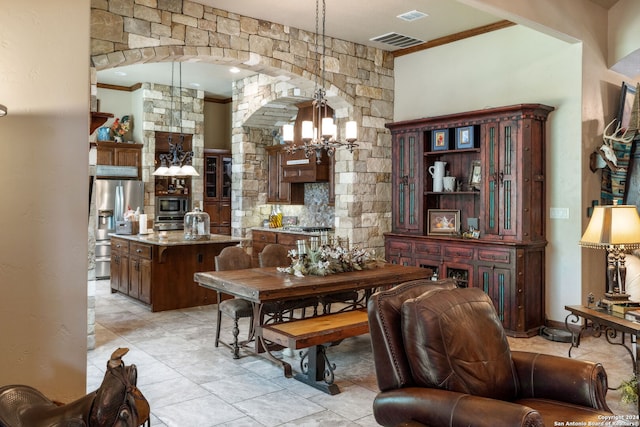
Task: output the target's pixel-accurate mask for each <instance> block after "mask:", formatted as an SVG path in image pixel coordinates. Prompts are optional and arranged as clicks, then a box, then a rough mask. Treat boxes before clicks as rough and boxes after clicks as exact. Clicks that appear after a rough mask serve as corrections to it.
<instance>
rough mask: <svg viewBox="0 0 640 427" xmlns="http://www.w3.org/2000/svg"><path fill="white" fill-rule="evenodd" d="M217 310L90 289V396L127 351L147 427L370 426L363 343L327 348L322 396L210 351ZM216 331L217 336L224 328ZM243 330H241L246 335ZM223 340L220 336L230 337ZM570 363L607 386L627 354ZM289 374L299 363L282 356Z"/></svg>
mask: <svg viewBox="0 0 640 427" xmlns="http://www.w3.org/2000/svg"><path fill="white" fill-rule="evenodd" d="M215 319H216V309H215V306H207V307H197V308H191V309H184V310H175V311H168V312H159V313H151V312H150V311H149V310H148V309H147V308H146V307H144V306H142V305H140V304H137V303H135V302H133V301H131V300H130V299H128V298H127V297H125V296H122V295H120V294H112V293H111V292H110V289H109V282H108V281H106V280H99V281H96V347H95V349H94V350H91V351H89V354H88V366H87V389H88V391H91V390H94V389H95V388H96V387H98V386H99V385H100V383H101V381H102V376H103V375H104V370H105V366H106V362H107V360H108V359H109V356H110V355H111V353H112V352H113V350H115V349H116V348H118V347H128V348H129V349H130V351H129V353H128V354H127V355H126V356H125V357H124V361H125V363H126V364H132V363H133V364H136V365H137V367H138V387H139V388H140V390H141V391H142V393H143V394H144V395H145V396H146V398H147V400H148V401H149V404H150V406H151V412H152V415H151V425H152V426H156V427H157V426H167V427H169V426H171V427H173V426H181V427H194V426H197V427H206V426H227V427H239V426H326V425H331V426H333V427H341V426H345V427H347V426H376V425H377V423H376V422H375V419H374V418H373V415H372V402H373V399H374V397H375V395H376V393H377V385H376V379H375V371H374V367H373V360H372V355H371V349H370V340H369V336H368V335H365V336H361V337H357V338H350V339H347V340H345V341H344V342H342V343H341V344H340V345H339V346H337V347H333V348H331V349H330V350H329V353H330V357H332V361H333V362H334V363H336V365H337V370H336V383H337V385H338V386H339V387H340V389H341V390H342V393H340V394H338V395H336V396H330V395H327V394H325V393H323V392H321V391H319V390H316V389H314V388H313V387H310V386H307V385H305V384H303V383H300V382H298V381H296V380H294V379H287V378H285V377H284V376H283V375H282V371H281V369H280V368H278V367H277V366H276V365H275V364H273V363H271V362H269V361H267V360H265V359H263V358H261V357H256V356H252V355H248V356H245V357H242V358H241V359H239V360H234V359H232V357H231V355H230V353H229V350H228V349H227V348H226V347H223V346H221V347H219V348H215V347H214V342H213V341H214V336H215ZM226 320H227V323H224V324H223V334H224V333H225V332H224V330H225V329H226V330H227V331H229V328H225V325H228V324H229V323H228V322H229V320H228V319H226ZM246 330H247V329H246V324H245V325H243V326H242V327H241V333H245V331H246ZM229 336H230V332H227V335H226V336H225V335H223V337H225V338H227V339H229ZM510 343H511V345H512V348H514V349H518V350H528V351H537V352H543V353H550V354H557V355H562V356H566V355H567V350H568V348H569V344H564V343H556V342H552V341H548V340H546V339H544V338H541V337H533V338H529V339H510ZM572 355H573V356H574V357H577V358H580V359H587V360H595V361H601V362H602V363H603V364H604V366H605V368H606V369H607V373H608V375H609V385H610V386H611V387H615V386H617V385H618V384H619V383H620V381H621V380H623V379H627V378H628V377H629V376H630V373H631V362H630V358H629V356H628V354H627V352H626V351H625V350H624V349H622V348H620V347H615V346H610V345H608V344H606V342H605V340H604V338H599V339H596V338H586V339H584V340H583V342H582V345H581V346H580V348H578V349H574V351H573V353H572ZM288 360H290V361H291V362H292V366H293V368H294V370H297V369H298V368H299V366H298V364H299V359H292V358H288ZM619 396H620V394H619V392H618V391H610V392H609V393H608V394H607V401H608V402H609V405H610V406H611V408H612V410H613V411H614V412H615V413H617V414H628V413H633V412H634V407H632V406H628V405H624V404H621V403H620V398H619Z"/></svg>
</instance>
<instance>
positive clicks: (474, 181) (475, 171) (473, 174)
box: [469, 160, 482, 190]
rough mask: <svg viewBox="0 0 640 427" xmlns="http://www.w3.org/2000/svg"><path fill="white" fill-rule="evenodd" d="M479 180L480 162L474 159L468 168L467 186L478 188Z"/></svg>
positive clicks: (480, 173) (473, 188)
mask: <svg viewBox="0 0 640 427" xmlns="http://www.w3.org/2000/svg"><path fill="white" fill-rule="evenodd" d="M481 181H482V164H481V163H480V160H474V161H472V162H471V169H470V170H469V187H470V188H471V189H472V190H479V189H480V182H481Z"/></svg>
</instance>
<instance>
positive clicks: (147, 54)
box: [91, 0, 394, 253]
mask: <svg viewBox="0 0 640 427" xmlns="http://www.w3.org/2000/svg"><path fill="white" fill-rule="evenodd" d="M154 4H155V3H154ZM314 41H315V34H313V33H310V32H307V31H304V30H300V29H296V28H293V27H287V26H284V25H281V24H276V23H272V22H267V21H263V20H258V19H254V18H250V17H246V16H240V15H237V14H232V13H229V12H226V11H223V10H220V9H214V8H211V7H208V6H203V5H201V4H198V3H193V2H189V1H184V2H183V1H182V0H164V1H158V3H157V6H155V7H150V6H143V5H141V4H134V2H133V1H127V0H106V1H102V2H93V4H92V9H91V64H92V66H93V67H95V68H96V69H97V70H101V69H106V68H113V67H117V66H120V65H130V64H136V63H144V62H150V61H203V62H211V63H216V64H226V65H236V66H239V67H242V68H250V69H253V70H255V71H256V72H258V73H260V75H261V76H266V77H265V78H266V79H267V80H268V81H265V82H263V83H264V84H259V85H258V86H259V87H261V88H263V89H264V90H265V91H267V90H268V91H270V93H262V95H261V97H257V96H256V95H255V94H252V93H251V92H243V93H242V94H241V93H240V91H239V88H238V87H236V90H237V93H235V94H234V101H233V110H234V113H233V114H234V124H233V136H232V138H233V141H232V146H233V152H234V162H236V164H237V165H242V167H237V168H236V169H235V170H236V173H239V174H240V178H241V179H240V182H241V183H242V184H240V187H239V188H237V191H238V192H237V198H238V200H240V199H242V200H243V202H242V204H241V203H239V201H238V202H236V205H235V206H234V217H235V218H236V219H237V221H236V223H235V224H232V226H233V227H234V229H235V230H236V231H234V232H235V233H236V234H239V235H244V234H245V229H246V228H247V227H246V222H245V221H243V218H245V217H246V216H248V215H251V210H246V209H244V206H242V205H243V204H244V203H245V202H244V200H250V199H251V197H252V192H254V191H255V190H254V189H253V188H252V184H251V182H250V180H246V181H245V177H244V176H243V175H245V173H244V171H243V169H244V166H245V165H249V166H250V165H251V162H252V161H254V162H255V159H254V158H255V153H251V145H252V144H251V143H250V142H248V140H247V138H246V135H247V132H248V130H247V129H249V128H246V127H243V124H244V122H243V121H242V120H236V119H237V118H240V117H245V118H248V117H250V116H251V114H248V113H249V111H250V110H249V109H246V110H245V108H244V107H245V106H246V105H247V103H246V102H243V101H247V100H249V99H251V100H252V101H253V102H256V103H258V104H260V103H261V104H262V105H260V106H259V107H256V108H254V109H252V111H257V110H258V109H259V108H260V107H262V106H264V105H265V104H267V103H269V102H270V101H275V100H277V99H278V98H281V97H285V96H290V94H291V93H293V92H295V91H296V89H297V90H300V91H302V93H309V91H310V90H312V86H313V82H314V81H315V71H316V61H315V58H316V54H315V46H314ZM325 44H326V46H327V49H326V58H325V73H324V74H325V77H326V82H327V85H325V86H326V87H327V89H328V94H329V102H330V103H331V104H332V107H334V109H335V110H336V115H337V116H338V117H345V116H350V117H351V118H352V119H354V120H357V121H358V122H359V124H360V126H359V140H360V147H359V148H358V149H357V150H356V151H355V152H354V154H353V155H350V154H348V153H339V154H338V156H337V158H336V160H337V163H336V205H335V216H336V225H337V228H338V230H339V231H340V233H341V234H343V235H346V237H349V239H350V241H351V242H353V243H357V244H360V245H362V246H365V247H372V248H376V249H377V250H378V252H379V253H382V248H383V247H384V236H383V233H384V232H385V231H388V230H390V221H391V218H390V211H391V184H390V178H391V177H390V175H391V137H390V135H389V132H388V131H387V130H386V128H385V127H384V124H385V123H386V122H389V121H391V120H392V118H393V86H394V81H393V59H392V57H391V55H390V54H388V52H385V51H383V50H380V49H376V48H371V47H367V46H363V45H358V44H355V43H352V42H347V41H343V40H338V39H332V38H330V37H327V38H326V43H325ZM244 83H245V82H242V84H243V89H244V88H246V87H247V86H246V85H244ZM258 86H256V89H257V87H258ZM265 99H266V100H267V101H266V102H265ZM238 169H239V170H238Z"/></svg>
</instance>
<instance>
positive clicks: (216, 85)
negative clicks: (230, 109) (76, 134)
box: [98, 0, 501, 97]
mask: <svg viewBox="0 0 640 427" xmlns="http://www.w3.org/2000/svg"><path fill="white" fill-rule="evenodd" d="M195 1H196V2H197V3H201V4H204V5H207V6H211V7H215V8H217V9H222V10H226V11H229V12H232V13H237V14H240V15H243V16H248V17H252V18H257V19H264V20H267V21H271V22H275V23H278V24H283V25H288V26H291V27H295V28H300V29H303V30H307V31H310V32H315V2H314V1H312V0H304V1H301V0H241V1H239V0H195ZM321 7H322V6H321ZM413 10H418V11H420V12H424V13H426V14H428V15H429V16H427V17H425V18H422V19H419V20H416V21H413V22H406V21H403V20H401V19H399V18H396V16H397V15H399V14H402V13H405V12H410V11H413ZM500 20H501V18H498V17H495V16H493V15H489V14H487V13H484V12H480V11H477V10H475V9H473V8H470V7H467V6H464V5H462V4H461V3H458V2H457V1H454V0H393V1H389V0H348V1H345V0H326V31H325V32H326V34H327V35H328V36H331V37H334V38H338V39H343V40H348V41H353V42H356V43H360V44H364V45H369V46H375V47H379V48H382V49H385V50H395V49H397V48H394V47H393V46H390V45H385V44H382V43H377V42H371V41H369V39H370V38H372V37H376V36H380V35H382V34H386V33H389V32H396V33H400V34H403V35H405V36H410V37H415V38H418V39H420V40H424V41H429V40H433V39H436V38H440V37H443V36H447V35H450V34H453V33H457V32H460V31H464V30H467V29H470V28H476V27H480V26H483V25H487V24H490V23H493V22H496V21H500ZM320 31H321V30H320ZM122 73H126V75H122ZM250 74H252V72H251V71H250V70H242V71H241V73H239V74H232V73H230V72H229V68H228V67H224V66H219V65H213V64H205V63H183V65H182V82H183V86H184V87H196V86H194V84H199V85H200V86H199V87H200V88H201V89H203V90H204V91H205V94H206V96H211V97H231V82H232V81H233V80H235V79H238V78H243V77H246V76H247V75H250ZM98 82H99V83H104V84H111V85H119V86H126V87H130V86H133V85H135V84H137V83H142V82H149V83H161V84H170V83H171V64H170V63H153V64H151V63H150V64H138V65H130V66H125V67H117V68H112V69H108V70H101V71H98ZM174 82H176V83H177V82H179V79H178V65H177V64H176V66H175V71H174Z"/></svg>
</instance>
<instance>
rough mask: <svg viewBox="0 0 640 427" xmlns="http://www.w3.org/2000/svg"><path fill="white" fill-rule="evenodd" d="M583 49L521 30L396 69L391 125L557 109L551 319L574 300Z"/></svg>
mask: <svg viewBox="0 0 640 427" xmlns="http://www.w3.org/2000/svg"><path fill="white" fill-rule="evenodd" d="M581 51H582V49H581V45H580V44H579V43H567V42H564V41H560V40H558V39H555V38H553V37H550V36H547V35H544V34H542V33H539V32H536V31H534V30H531V29H528V28H526V27H523V26H515V27H510V28H506V29H503V30H500V31H495V32H492V33H488V34H484V35H482V36H479V37H474V38H471V39H466V40H462V41H459V42H456V43H451V44H447V45H444V46H440V47H437V48H433V49H428V50H426V51H422V52H419V53H414V54H411V55H406V56H401V57H399V58H397V59H396V62H395V65H396V69H395V82H396V86H395V90H396V92H395V93H396V98H395V120H407V119H413V118H418V117H425V116H435V115H441V114H447V113H455V112H462V111H470V110H477V109H483V108H486V107H499V106H502V105H511V104H520V103H540V104H546V105H550V106H553V107H555V108H556V110H555V111H554V112H552V113H551V114H550V116H549V119H548V125H547V137H548V141H547V176H546V179H547V210H548V208H549V207H563V208H568V209H569V213H570V219H569V220H548V221H547V240H548V241H549V244H548V246H547V274H546V281H547V292H546V293H547V301H546V313H547V316H548V317H549V318H550V319H553V320H563V319H564V316H565V315H564V314H563V313H564V304H567V303H569V302H571V303H576V302H577V301H576V300H575V299H573V296H579V295H580V282H579V281H577V280H575V278H576V277H580V256H579V250H578V246H577V242H578V240H579V238H580V234H581V228H580V220H579V218H580V212H581V193H580V187H581V181H580V179H577V177H579V176H580V169H581V165H580V162H581V141H582V138H581V136H582V128H581V122H580V117H581V109H582V106H581V65H580V64H581V62H582V54H581Z"/></svg>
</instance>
